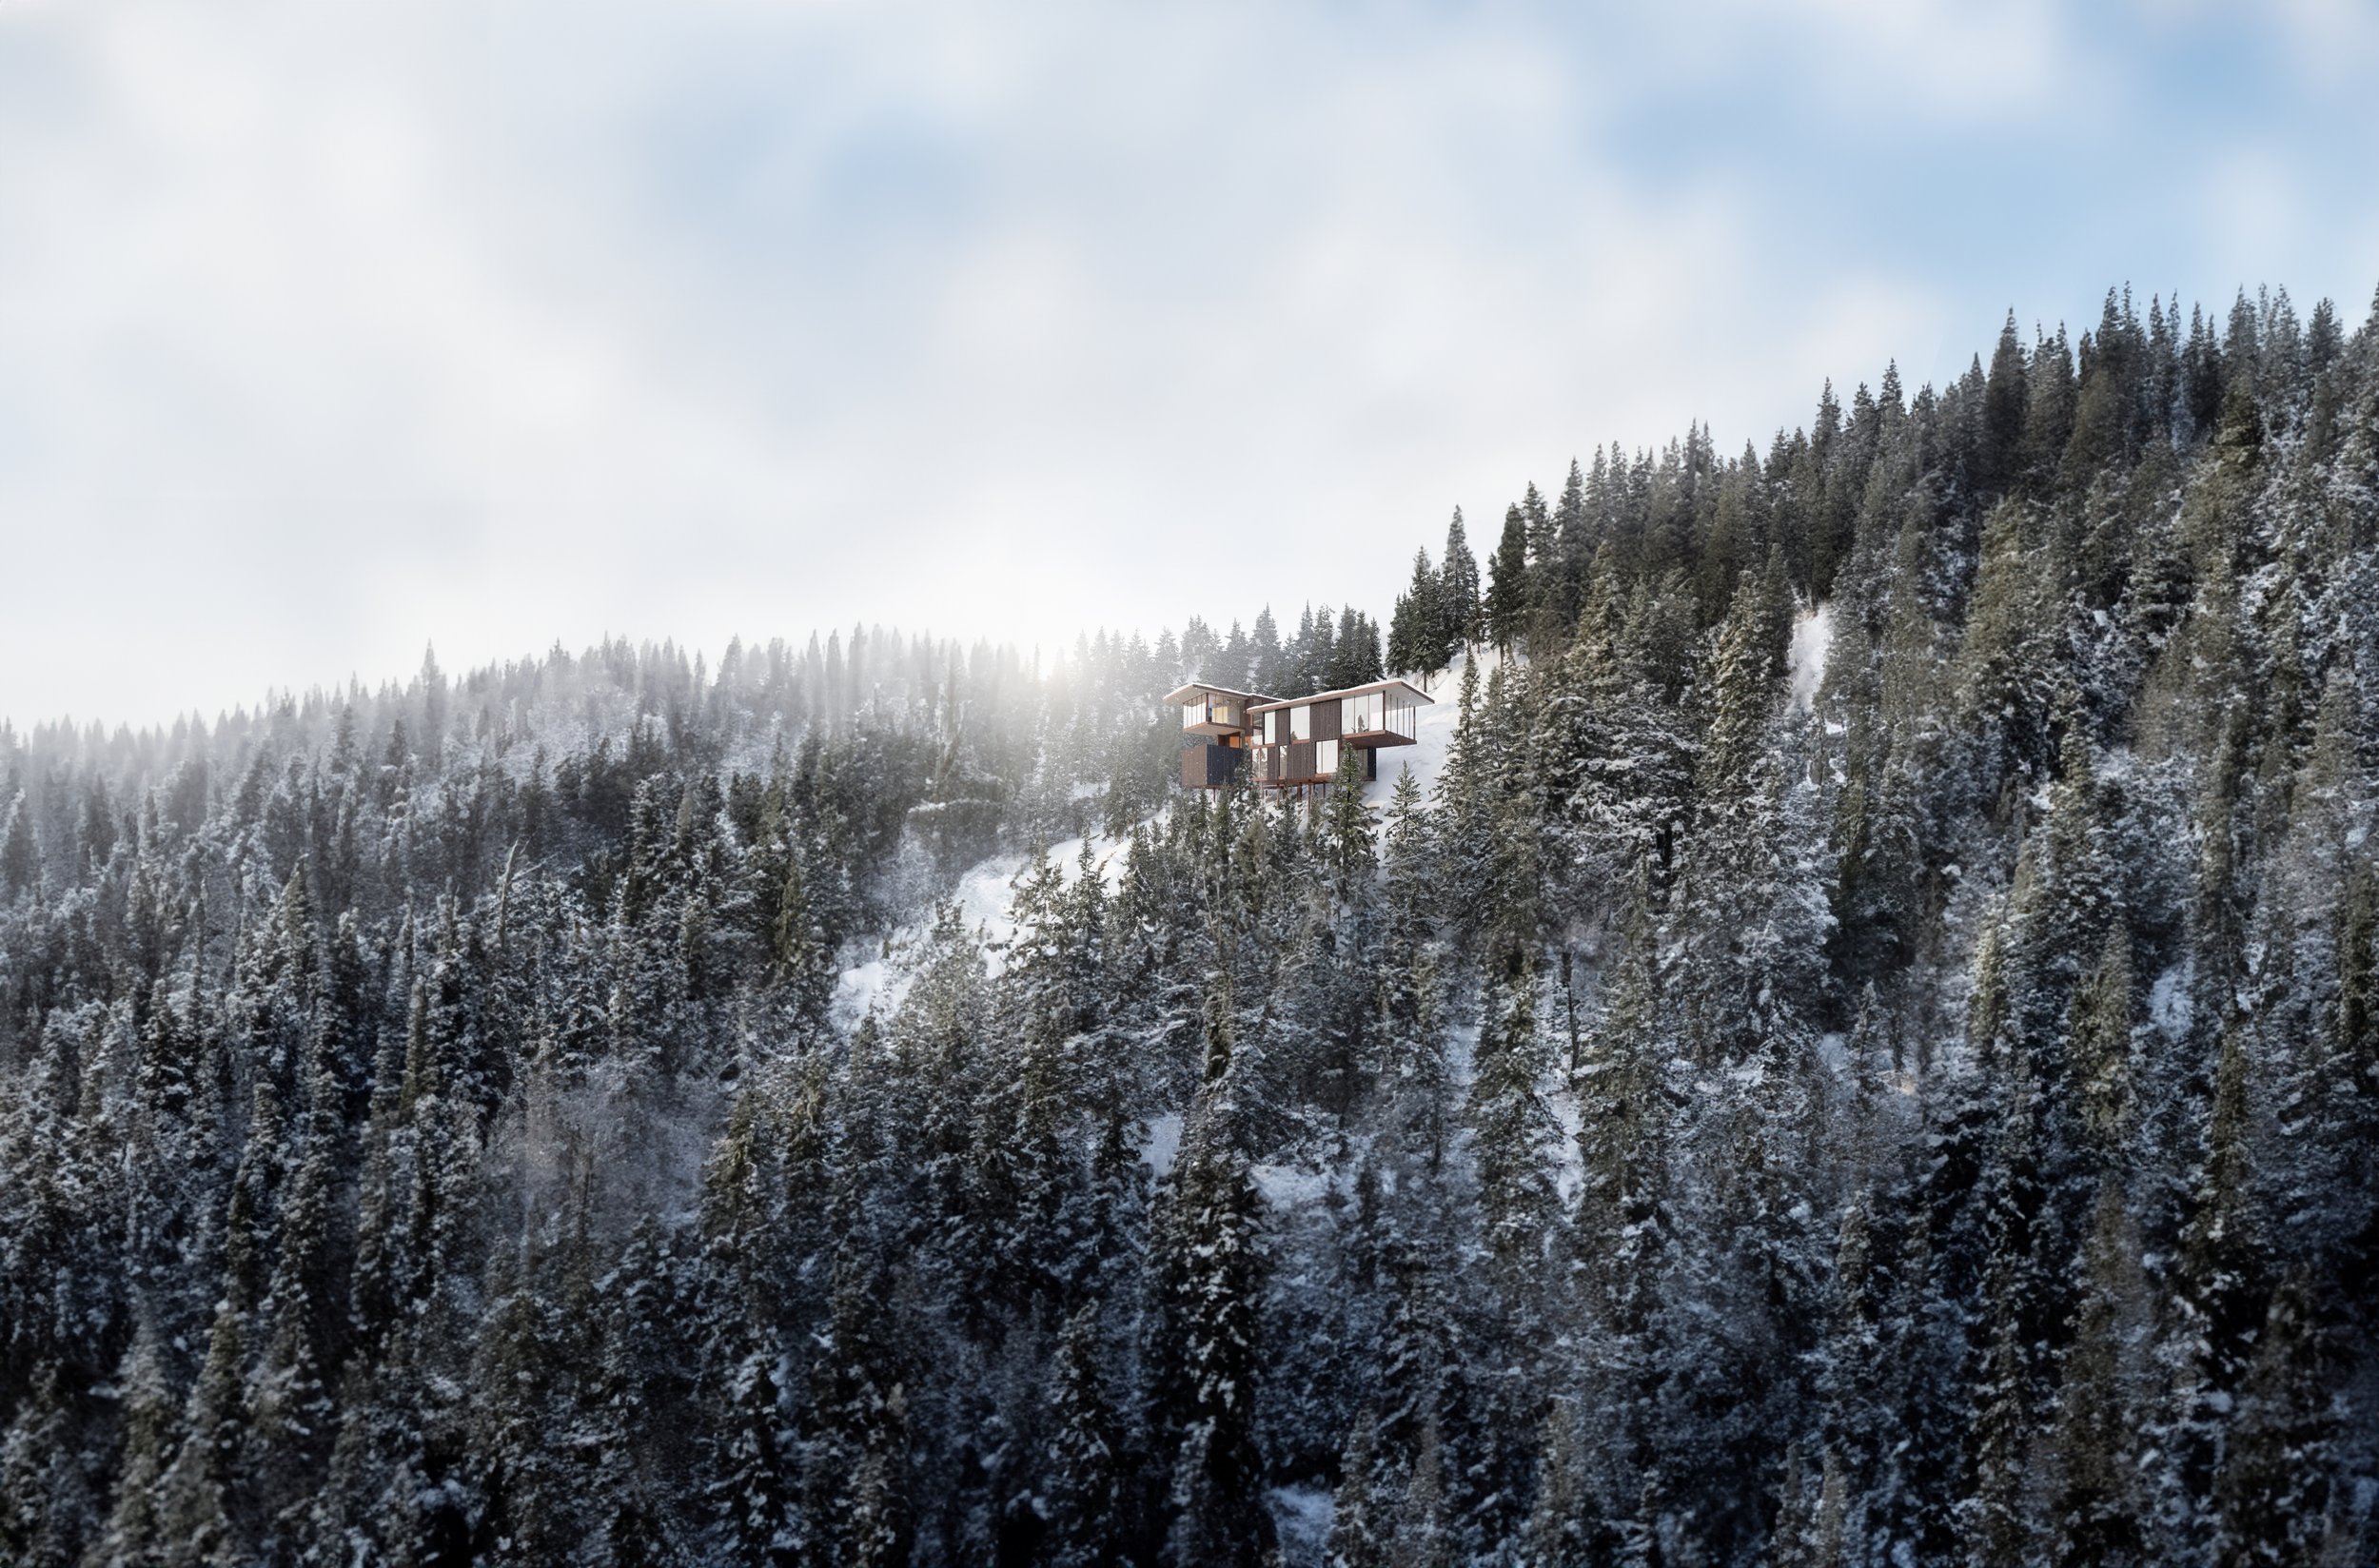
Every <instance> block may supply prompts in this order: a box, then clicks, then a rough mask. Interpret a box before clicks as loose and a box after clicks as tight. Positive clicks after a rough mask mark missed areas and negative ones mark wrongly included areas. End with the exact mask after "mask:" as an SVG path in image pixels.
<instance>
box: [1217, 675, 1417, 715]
mask: <svg viewBox="0 0 2379 1568" xmlns="http://www.w3.org/2000/svg"><path fill="white" fill-rule="evenodd" d="M1373 692H1404V693H1406V694H1408V695H1409V696H1411V697H1412V698H1413V700H1414V701H1415V702H1416V703H1420V704H1424V705H1431V704H1434V703H1435V702H1436V701H1437V698H1435V697H1433V696H1430V695H1429V694H1428V693H1426V692H1425V691H1423V690H1422V689H1421V688H1420V687H1418V686H1415V685H1414V684H1413V683H1412V682H1411V681H1409V680H1374V681H1372V682H1370V683H1369V684H1368V685H1364V686H1341V687H1340V688H1339V689H1338V690H1336V691H1334V692H1316V693H1314V694H1313V695H1312V696H1292V697H1266V698H1264V699H1263V700H1261V701H1259V702H1257V703H1256V704H1255V705H1254V706H1252V707H1250V708H1249V709H1248V712H1249V713H1251V714H1268V713H1270V712H1271V711H1272V710H1273V709H1275V708H1295V707H1300V706H1302V705H1304V704H1305V703H1307V702H1332V701H1335V700H1337V699H1338V698H1340V697H1342V696H1370V695H1371V694H1372V693H1373Z"/></svg>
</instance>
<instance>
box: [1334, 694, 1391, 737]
mask: <svg viewBox="0 0 2379 1568" xmlns="http://www.w3.org/2000/svg"><path fill="white" fill-rule="evenodd" d="M1383 696H1384V694H1382V693H1379V692H1365V693H1363V694H1362V695H1361V696H1349V697H1341V698H1340V699H1339V721H1338V728H1339V732H1340V733H1341V734H1342V735H1369V734H1371V733H1372V732H1373V731H1375V730H1378V729H1379V728H1381V717H1382V714H1383V708H1382V697H1383Z"/></svg>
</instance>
